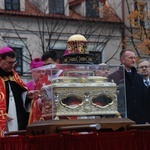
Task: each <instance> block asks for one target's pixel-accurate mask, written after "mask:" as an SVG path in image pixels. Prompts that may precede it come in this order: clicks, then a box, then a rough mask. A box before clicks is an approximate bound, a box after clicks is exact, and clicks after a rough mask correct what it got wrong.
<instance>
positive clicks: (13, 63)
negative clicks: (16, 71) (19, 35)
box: [5, 60, 17, 65]
mask: <svg viewBox="0 0 150 150" xmlns="http://www.w3.org/2000/svg"><path fill="white" fill-rule="evenodd" d="M5 62H6V63H7V64H8V65H16V64H17V61H16V60H15V61H5Z"/></svg>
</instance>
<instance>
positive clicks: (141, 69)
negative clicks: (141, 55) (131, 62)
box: [137, 59, 150, 87]
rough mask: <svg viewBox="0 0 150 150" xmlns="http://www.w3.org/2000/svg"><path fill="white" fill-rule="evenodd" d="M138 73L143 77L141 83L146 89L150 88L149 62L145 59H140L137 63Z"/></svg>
mask: <svg viewBox="0 0 150 150" xmlns="http://www.w3.org/2000/svg"><path fill="white" fill-rule="evenodd" d="M137 70H138V73H139V74H140V75H141V76H142V77H143V82H144V84H145V86H146V87H149V86H150V62H149V61H148V60H146V59H141V60H140V61H138V63H137Z"/></svg>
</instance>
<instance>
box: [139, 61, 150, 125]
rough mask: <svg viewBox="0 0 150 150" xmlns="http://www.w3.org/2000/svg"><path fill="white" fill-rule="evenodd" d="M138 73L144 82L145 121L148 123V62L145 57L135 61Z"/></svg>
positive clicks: (149, 82) (149, 72) (149, 111)
mask: <svg viewBox="0 0 150 150" xmlns="http://www.w3.org/2000/svg"><path fill="white" fill-rule="evenodd" d="M137 70H138V73H139V74H140V75H141V76H142V77H143V83H144V85H145V86H144V92H145V94H144V96H145V97H144V98H143V100H144V111H145V117H146V121H147V122H148V123H150V62H149V61H148V60H146V59H141V60H139V61H138V63H137Z"/></svg>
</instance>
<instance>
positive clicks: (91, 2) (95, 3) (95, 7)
mask: <svg viewBox="0 0 150 150" xmlns="http://www.w3.org/2000/svg"><path fill="white" fill-rule="evenodd" d="M86 16H87V17H94V18H98V17H99V0H86Z"/></svg>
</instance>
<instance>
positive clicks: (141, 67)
mask: <svg viewBox="0 0 150 150" xmlns="http://www.w3.org/2000/svg"><path fill="white" fill-rule="evenodd" d="M138 68H139V69H143V68H145V69H147V68H149V66H140V67H138Z"/></svg>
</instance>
